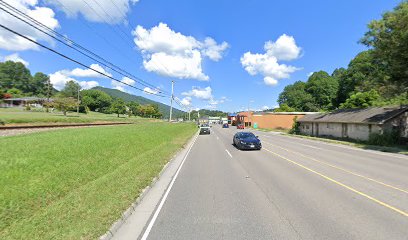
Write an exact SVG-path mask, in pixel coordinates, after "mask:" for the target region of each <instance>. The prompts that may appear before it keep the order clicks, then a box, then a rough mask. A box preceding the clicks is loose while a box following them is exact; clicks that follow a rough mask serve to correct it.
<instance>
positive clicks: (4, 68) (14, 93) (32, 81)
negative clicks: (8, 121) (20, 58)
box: [0, 61, 57, 99]
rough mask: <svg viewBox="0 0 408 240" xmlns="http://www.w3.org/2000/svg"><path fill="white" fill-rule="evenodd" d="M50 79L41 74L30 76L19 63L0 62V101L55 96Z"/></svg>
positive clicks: (26, 69)
mask: <svg viewBox="0 0 408 240" xmlns="http://www.w3.org/2000/svg"><path fill="white" fill-rule="evenodd" d="M56 92H57V90H55V89H54V88H53V86H52V84H51V82H50V77H49V76H48V75H47V74H44V73H42V72H37V73H35V74H34V75H31V72H30V70H29V69H28V68H26V66H24V64H22V63H21V62H13V61H6V62H0V99H2V98H11V97H23V96H38V97H47V96H51V95H53V94H55V93H56Z"/></svg>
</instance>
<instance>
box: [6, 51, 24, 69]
mask: <svg viewBox="0 0 408 240" xmlns="http://www.w3.org/2000/svg"><path fill="white" fill-rule="evenodd" d="M3 60H4V61H13V62H21V63H22V64H24V65H25V66H26V67H28V65H30V63H29V62H27V61H25V60H24V59H22V58H21V57H20V55H19V54H18V53H13V54H10V55H7V56H5V57H4V58H3Z"/></svg>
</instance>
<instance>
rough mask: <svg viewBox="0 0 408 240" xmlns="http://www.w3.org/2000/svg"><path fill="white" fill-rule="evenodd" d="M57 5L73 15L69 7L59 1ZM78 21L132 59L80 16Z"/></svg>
mask: <svg viewBox="0 0 408 240" xmlns="http://www.w3.org/2000/svg"><path fill="white" fill-rule="evenodd" d="M58 3H59V5H61V7H62V8H63V9H65V10H66V11H68V12H70V13H71V14H72V15H75V13H74V12H73V11H72V10H71V9H69V8H68V7H67V6H65V5H64V4H63V3H62V2H61V1H59V2H58ZM79 21H80V22H81V23H82V25H84V26H86V27H88V28H89V29H90V30H91V31H92V32H94V33H95V34H96V35H97V36H98V37H100V38H102V40H104V41H105V42H106V43H107V44H108V45H109V46H111V47H112V48H114V49H116V50H117V51H118V52H119V53H121V55H122V56H124V57H125V58H127V59H128V60H129V61H132V59H131V58H130V57H129V55H127V54H125V53H124V52H123V51H122V50H121V49H119V48H118V47H117V46H116V45H114V44H112V43H111V42H110V41H108V40H107V39H106V38H105V37H104V36H103V35H102V34H100V33H98V31H96V30H95V29H94V28H92V27H91V26H90V25H89V24H88V23H87V22H85V21H84V20H82V19H81V18H79Z"/></svg>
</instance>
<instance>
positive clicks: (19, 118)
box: [0, 108, 142, 125]
mask: <svg viewBox="0 0 408 240" xmlns="http://www.w3.org/2000/svg"><path fill="white" fill-rule="evenodd" d="M141 120H142V118H140V117H130V118H129V117H124V116H122V115H121V117H119V118H118V116H117V115H116V114H104V113H98V112H89V113H88V114H84V113H80V114H79V115H77V113H76V112H75V113H68V114H67V116H64V114H62V113H60V112H55V113H46V112H31V111H24V110H23V109H22V108H0V122H4V123H5V124H6V125H10V124H35V125H44V124H52V123H91V122H138V121H141Z"/></svg>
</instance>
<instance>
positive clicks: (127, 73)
mask: <svg viewBox="0 0 408 240" xmlns="http://www.w3.org/2000/svg"><path fill="white" fill-rule="evenodd" d="M0 4H1V5H3V6H4V7H6V8H8V9H10V10H11V11H14V12H15V13H17V14H19V15H20V16H23V17H25V18H27V19H29V20H31V21H32V22H34V24H35V25H37V26H38V25H40V26H41V27H42V28H45V29H47V30H48V31H51V32H52V33H54V34H55V35H57V36H59V37H60V38H63V39H64V41H63V40H60V39H58V38H56V37H55V36H54V35H53V34H49V33H47V32H45V31H44V30H42V29H39V28H38V27H37V26H34V25H33V24H31V23H29V22H27V21H26V20H24V19H22V18H20V17H18V16H16V15H14V14H13V13H11V12H9V11H8V10H6V9H4V8H2V7H0V9H1V10H3V11H4V12H6V13H8V14H9V15H11V16H13V17H15V18H17V19H19V20H20V21H22V22H24V23H26V24H28V25H30V26H31V27H33V28H35V29H37V30H38V31H40V32H42V33H44V34H46V35H48V36H50V37H51V38H53V39H55V40H57V41H59V42H61V43H63V44H64V45H66V46H68V47H69V48H71V49H74V50H75V51H77V52H79V53H81V54H83V55H85V56H87V57H88V58H90V59H92V60H94V61H96V62H98V63H99V64H101V65H103V66H105V67H107V68H109V69H111V70H112V71H115V72H116V73H119V74H120V75H122V76H125V77H128V78H130V79H132V78H135V79H137V80H139V81H135V82H139V83H140V84H142V85H144V86H149V87H152V88H154V89H156V90H158V92H159V93H162V91H160V89H158V88H157V87H155V86H153V85H151V84H149V83H147V82H146V81H144V80H143V79H141V78H139V77H136V76H134V75H133V74H131V73H129V72H127V71H125V70H124V69H122V68H120V67H118V66H116V65H114V64H112V63H111V62H109V61H107V60H106V59H104V58H103V57H101V56H99V55H97V54H95V53H94V52H92V51H90V50H88V49H86V48H84V47H82V46H81V45H79V44H77V43H75V42H74V41H73V40H71V39H69V38H67V37H66V36H64V35H62V34H60V33H58V32H57V31H55V30H53V29H51V28H49V27H47V26H46V25H44V24H42V23H41V22H39V21H37V20H35V19H33V18H31V17H30V16H28V15H26V14H25V13H23V12H21V11H20V10H18V9H16V8H14V7H13V6H10V5H9V4H7V3H6V2H4V1H2V0H0ZM67 42H68V43H67ZM72 45H74V46H76V47H78V48H80V49H82V50H84V51H85V52H87V53H89V54H91V55H92V56H95V57H96V58H98V59H100V60H101V61H103V62H101V61H99V60H97V59H95V58H94V57H92V56H89V55H88V54H87V53H84V52H82V51H80V50H78V49H76V48H74V47H73V46H72ZM105 63H107V64H108V65H109V66H108V65H107V64H105ZM116 69H119V70H116ZM133 80H134V79H133Z"/></svg>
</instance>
